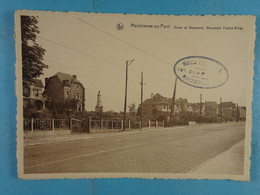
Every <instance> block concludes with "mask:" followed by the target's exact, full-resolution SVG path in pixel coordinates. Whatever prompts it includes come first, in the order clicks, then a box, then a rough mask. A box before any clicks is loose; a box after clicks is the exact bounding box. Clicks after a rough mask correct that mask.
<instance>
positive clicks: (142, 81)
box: [140, 72, 144, 129]
mask: <svg viewBox="0 0 260 195" xmlns="http://www.w3.org/2000/svg"><path fill="white" fill-rule="evenodd" d="M140 84H141V129H142V128H143V86H144V80H143V72H141V83H140Z"/></svg>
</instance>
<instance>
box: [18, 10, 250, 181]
mask: <svg viewBox="0 0 260 195" xmlns="http://www.w3.org/2000/svg"><path fill="white" fill-rule="evenodd" d="M15 39H16V57H17V61H16V76H17V80H16V95H17V100H18V107H17V159H18V177H19V178H22V179H51V178H61V179H62V178H149V179H153V178H163V179H230V180H239V181H249V180H250V153H251V149H250V144H251V127H252V108H251V102H252V95H253V75H254V72H253V64H254V42H255V16H244V15H243V16H227V15H226V16H210V15H208V16H172V15H135V14H105V13H76V12H68V13H63V12H45V11H28V10H18V11H16V13H15Z"/></svg>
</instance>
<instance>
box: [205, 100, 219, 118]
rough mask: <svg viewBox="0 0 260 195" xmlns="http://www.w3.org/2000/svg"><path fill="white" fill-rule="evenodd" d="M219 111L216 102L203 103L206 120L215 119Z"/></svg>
mask: <svg viewBox="0 0 260 195" xmlns="http://www.w3.org/2000/svg"><path fill="white" fill-rule="evenodd" d="M218 113H219V109H218V104H217V102H211V101H208V102H207V101H206V102H205V116H206V117H208V118H216V117H217V116H218Z"/></svg>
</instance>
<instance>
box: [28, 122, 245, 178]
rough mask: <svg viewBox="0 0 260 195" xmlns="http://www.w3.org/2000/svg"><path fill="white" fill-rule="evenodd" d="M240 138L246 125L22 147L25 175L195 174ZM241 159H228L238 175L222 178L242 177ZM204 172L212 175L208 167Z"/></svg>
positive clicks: (161, 130)
mask: <svg viewBox="0 0 260 195" xmlns="http://www.w3.org/2000/svg"><path fill="white" fill-rule="evenodd" d="M244 137H245V123H244V122H238V123H235V122H230V123H221V124H203V125H201V126H199V125H197V126H185V127H173V128H158V129H153V130H142V131H140V130H138V131H133V132H129V133H126V132H124V133H120V132H118V133H114V134H111V135H110V136H102V135H100V136H96V137H93V136H92V137H89V136H86V139H84V138H83V136H82V137H81V139H74V140H69V141H64V140H63V141H56V142H51V143H41V144H33V145H27V146H25V147H24V172H25V173H76V172H77V173H79V172H81V173H87V172H106V173H109V172H143V173H187V172H190V171H196V170H197V171H198V170H199V169H196V168H197V167H200V166H201V165H203V163H204V164H205V163H206V162H208V161H209V160H210V159H214V158H217V156H218V155H220V154H223V153H225V151H228V150H229V149H230V148H232V146H233V145H235V144H238V143H239V142H241V141H243V139H244ZM227 153H228V152H227ZM231 156H232V155H231ZM239 158H240V159H242V161H241V160H239V161H238V163H237V164H236V161H237V157H234V158H233V159H232V157H228V158H227V157H226V159H228V160H231V161H232V160H233V164H234V165H236V169H237V171H236V172H235V173H234V172H230V169H226V171H227V173H225V174H237V173H239V174H240V173H241V174H243V163H241V162H243V147H242V149H241V148H240V157H239ZM220 159H221V158H220ZM224 159H225V158H224ZM219 161H221V160H219ZM241 164H242V165H241ZM219 165H220V166H221V163H220V164H219ZM215 166H217V165H216V164H215ZM209 167H210V166H209ZM200 168H201V167H200ZM214 169H216V167H215V168H214ZM207 171H208V172H209V173H210V171H211V170H210V168H209V170H206V172H207Z"/></svg>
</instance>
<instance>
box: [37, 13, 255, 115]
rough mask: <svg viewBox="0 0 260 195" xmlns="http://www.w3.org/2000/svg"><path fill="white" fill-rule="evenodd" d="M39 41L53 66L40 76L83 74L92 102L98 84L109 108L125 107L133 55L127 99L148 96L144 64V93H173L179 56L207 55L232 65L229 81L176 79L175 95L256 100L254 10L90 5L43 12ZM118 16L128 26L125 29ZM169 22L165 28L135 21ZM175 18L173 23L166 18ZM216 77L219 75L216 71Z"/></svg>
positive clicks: (191, 99) (80, 77)
mask: <svg viewBox="0 0 260 195" xmlns="http://www.w3.org/2000/svg"><path fill="white" fill-rule="evenodd" d="M36 15H37V16H38V21H39V23H38V27H39V30H40V34H39V35H38V38H37V43H38V44H39V45H41V46H42V47H43V48H45V49H46V53H45V56H44V62H45V63H46V64H47V65H48V66H49V68H48V69H45V70H44V71H43V73H44V75H42V76H41V77H40V79H41V80H42V81H43V83H44V78H45V77H50V76H53V75H54V74H56V73H57V72H64V73H68V74H71V75H77V78H78V80H79V81H80V82H81V83H82V84H83V86H84V87H85V90H86V91H85V96H86V97H85V99H86V101H85V106H86V107H85V108H86V110H87V111H92V110H94V109H95V106H96V101H97V94H98V91H101V99H102V105H103V109H104V111H109V110H113V111H117V112H118V111H123V108H124V93H125V67H126V61H127V60H132V59H134V61H133V62H132V63H131V65H129V72H128V96H127V104H128V105H130V104H131V103H135V104H136V106H138V105H139V104H140V101H141V87H140V81H141V72H143V74H144V83H145V84H144V100H145V99H147V98H150V97H151V94H152V93H153V94H156V93H159V94H161V95H162V96H165V97H168V98H170V97H172V94H173V87H174V81H175V78H176V76H175V75H174V72H173V66H174V64H175V63H176V62H177V61H178V60H180V59H181V58H184V57H187V56H205V57H209V58H212V59H215V60H217V61H219V62H221V63H222V64H223V65H224V66H225V67H226V68H227V70H228V73H229V79H228V80H227V82H226V83H225V84H224V85H222V86H220V87H218V88H214V89H199V88H195V87H192V86H188V85H186V84H185V83H183V82H182V81H180V80H178V82H177V91H176V98H180V97H182V98H187V99H188V101H189V102H199V100H200V93H202V99H203V101H206V100H207V101H216V102H218V103H219V101H220V97H222V101H233V102H234V103H238V104H239V105H241V106H246V105H248V104H249V103H250V100H251V99H250V98H251V96H250V93H251V85H252V76H253V75H252V69H253V68H252V58H250V56H251V55H252V48H253V47H252V44H253V39H254V37H253V36H252V35H253V34H252V32H253V31H252V22H250V20H249V17H244V18H243V17H226V18H223V17H221V16H219V17H203V16H200V17H190V16H183V17H176V16H155V15H153V16H148V15H143V16H141V15H115V14H88V13H85V14H83V13H77V14H76V13H58V12H55V13H54V12H39V13H37V14H36ZM118 23H122V24H123V25H124V28H123V29H122V30H118V29H117V28H116V26H117V24H118ZM131 24H136V25H139V26H142V25H143V24H145V25H157V24H158V25H160V24H164V25H165V28H163V27H162V28H142V27H131ZM168 25H170V28H167V26H168ZM174 26H176V27H177V26H178V27H184V26H187V27H189V26H195V27H196V26H213V27H214V26H221V27H223V26H226V27H234V26H240V27H243V30H224V29H222V30H198V29H197V30H196V29H188V30H183V29H177V28H175V27H174ZM212 79H215V78H212Z"/></svg>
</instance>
